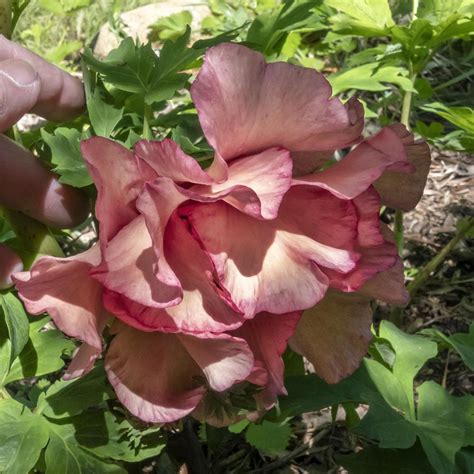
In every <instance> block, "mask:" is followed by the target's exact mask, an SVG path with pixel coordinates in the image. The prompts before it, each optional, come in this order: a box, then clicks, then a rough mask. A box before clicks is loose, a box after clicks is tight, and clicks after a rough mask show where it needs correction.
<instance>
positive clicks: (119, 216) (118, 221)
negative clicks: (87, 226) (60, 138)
mask: <svg viewBox="0 0 474 474" xmlns="http://www.w3.org/2000/svg"><path fill="white" fill-rule="evenodd" d="M81 151H82V155H83V157H84V159H85V161H86V164H87V167H88V169H89V172H90V174H91V176H92V179H93V180H94V183H95V185H96V187H97V202H96V216H97V219H98V220H99V222H100V239H101V245H102V249H104V246H105V245H106V243H107V242H108V241H109V240H110V239H111V238H112V237H113V236H114V235H115V234H116V233H117V232H118V231H119V230H120V229H121V228H122V227H123V226H125V225H127V224H128V223H129V222H130V221H132V220H133V219H134V218H135V217H136V216H137V215H138V213H137V210H136V209H135V200H136V198H137V197H138V194H139V193H140V191H141V188H142V185H143V179H142V176H141V174H140V172H139V170H138V166H137V162H136V158H135V156H134V155H133V153H132V152H131V151H129V150H127V149H126V148H125V147H123V146H122V145H120V144H119V143H117V142H114V141H113V140H109V139H107V138H101V137H93V138H90V139H88V140H85V141H83V142H81Z"/></svg>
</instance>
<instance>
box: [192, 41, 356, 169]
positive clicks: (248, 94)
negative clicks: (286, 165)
mask: <svg viewBox="0 0 474 474" xmlns="http://www.w3.org/2000/svg"><path fill="white" fill-rule="evenodd" d="M191 95H192V98H193V101H194V103H195V105H196V109H197V111H198V114H199V121H200V123H201V126H202V128H203V131H204V134H205V135H206V138H207V140H208V142H209V143H210V144H211V146H212V147H213V148H214V149H215V150H216V151H217V152H218V153H219V155H220V156H222V157H223V158H224V159H225V160H230V159H232V158H236V157H238V156H243V155H248V154H251V153H256V152H259V151H262V150H265V149H267V148H271V147H273V146H282V147H284V148H286V149H288V150H290V151H309V150H334V149H336V148H343V147H344V146H347V145H348V144H351V143H353V142H354V140H357V139H358V137H359V136H360V133H361V131H362V127H363V117H362V112H361V106H360V104H359V103H358V102H356V101H349V103H348V104H346V105H343V104H342V103H341V102H340V101H339V100H338V99H334V98H331V95H332V91H331V86H330V85H329V83H328V81H327V80H326V79H325V78H324V77H323V75H322V74H320V73H318V72H316V71H315V70H313V69H306V68H302V67H298V66H293V65H291V64H287V63H272V64H266V63H265V59H264V56H263V55H262V54H260V53H258V52H255V51H252V50H250V49H248V48H246V47H244V46H241V45H236V44H229V43H227V44H221V45H219V46H215V47H213V48H210V49H209V50H208V51H207V53H206V55H205V59H204V65H203V67H202V68H201V71H200V72H199V74H198V77H197V78H196V80H195V81H194V83H193V85H192V87H191Z"/></svg>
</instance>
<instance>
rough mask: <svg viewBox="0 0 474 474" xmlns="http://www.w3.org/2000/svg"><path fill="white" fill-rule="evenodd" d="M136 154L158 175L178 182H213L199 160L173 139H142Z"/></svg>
mask: <svg viewBox="0 0 474 474" xmlns="http://www.w3.org/2000/svg"><path fill="white" fill-rule="evenodd" d="M134 152H135V155H136V156H137V157H138V158H139V159H141V160H143V161H145V162H146V163H147V164H148V165H149V166H150V167H151V168H152V169H153V170H154V171H155V173H156V174H157V176H161V177H166V178H170V179H172V180H173V181H176V182H186V183H197V184H211V183H212V182H213V179H212V178H211V177H210V176H209V175H208V174H207V173H206V172H205V171H203V170H202V169H201V167H200V166H199V164H198V162H197V161H196V160H195V159H194V158H192V157H191V156H188V155H186V153H184V152H183V150H181V148H180V147H179V145H178V144H177V143H176V142H174V141H173V140H171V139H169V138H166V139H165V140H162V141H147V140H140V141H139V142H138V143H137V144H136V145H135V147H134Z"/></svg>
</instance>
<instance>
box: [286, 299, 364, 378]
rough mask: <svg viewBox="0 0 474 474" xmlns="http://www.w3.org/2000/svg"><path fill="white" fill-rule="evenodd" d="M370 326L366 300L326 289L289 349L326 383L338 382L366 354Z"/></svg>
mask: <svg viewBox="0 0 474 474" xmlns="http://www.w3.org/2000/svg"><path fill="white" fill-rule="evenodd" d="M371 324H372V310H371V308H370V300H369V299H368V298H365V297H362V296H360V295H358V294H357V293H355V294H345V293H340V292H337V291H334V290H329V291H328V292H327V294H326V296H325V298H324V299H323V300H322V301H320V302H319V303H318V304H317V305H316V306H315V307H314V308H312V309H310V310H308V311H305V312H304V313H303V316H302V318H301V319H300V322H299V324H298V327H297V329H296V332H295V335H294V336H293V338H292V339H290V346H291V348H292V349H293V350H295V351H296V352H298V353H299V354H301V355H303V356H304V357H306V358H307V359H308V360H309V362H311V363H312V364H313V366H314V369H315V371H316V373H317V374H318V375H319V376H320V377H322V378H323V379H324V380H326V382H328V383H337V382H339V381H340V380H341V379H343V378H344V377H347V376H348V375H350V374H351V373H352V372H354V370H356V369H357V368H358V367H359V364H360V361H361V359H362V357H364V356H365V355H366V353H367V349H368V346H369V343H370V340H371V332H370V326H371Z"/></svg>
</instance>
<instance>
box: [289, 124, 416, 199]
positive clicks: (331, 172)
mask: <svg viewBox="0 0 474 474" xmlns="http://www.w3.org/2000/svg"><path fill="white" fill-rule="evenodd" d="M388 170H391V171H397V172H398V173H403V174H404V175H405V173H414V171H415V167H414V166H413V165H412V164H411V163H410V162H409V161H408V157H407V154H406V151H405V146H404V143H403V141H402V139H401V138H400V137H399V136H398V134H397V133H395V132H394V131H393V130H392V129H391V128H390V127H385V128H383V129H382V130H381V131H380V132H378V133H377V134H376V135H374V136H373V137H370V138H368V139H366V140H364V141H363V142H361V143H359V144H358V145H357V146H356V147H355V148H354V149H353V150H352V151H350V152H349V153H348V154H347V155H346V156H345V157H344V158H342V160H341V161H338V162H337V163H335V164H334V165H332V166H330V167H329V168H326V169H325V170H323V171H320V172H317V173H313V174H310V175H306V176H300V177H297V178H295V179H294V180H293V184H294V185H300V184H306V185H313V186H317V187H320V188H323V189H327V190H328V191H330V192H331V193H333V194H334V195H335V196H337V197H339V198H341V199H354V198H355V197H357V196H358V195H359V194H361V193H363V192H364V191H365V190H366V189H368V188H369V186H370V185H371V184H373V183H374V182H375V181H376V180H377V179H379V178H380V176H382V174H383V173H385V172H386V171H388ZM407 176H408V174H407Z"/></svg>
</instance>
